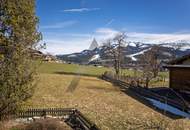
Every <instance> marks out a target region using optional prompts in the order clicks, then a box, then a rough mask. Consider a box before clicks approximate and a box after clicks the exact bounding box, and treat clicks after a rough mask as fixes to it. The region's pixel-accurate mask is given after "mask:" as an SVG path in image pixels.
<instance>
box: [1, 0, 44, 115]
mask: <svg viewBox="0 0 190 130" xmlns="http://www.w3.org/2000/svg"><path fill="white" fill-rule="evenodd" d="M38 22H39V20H38V18H37V17H36V14H35V0H0V118H1V119H2V118H3V117H4V116H5V115H8V114H12V113H15V112H16V110H17V109H18V108H19V107H20V105H21V104H22V103H23V102H24V101H26V100H27V99H28V98H29V97H31V96H32V94H33V88H34V78H35V74H36V73H35V67H34V65H33V63H34V61H33V60H32V56H31V53H30V50H31V49H34V48H35V47H36V45H37V43H38V42H39V40H41V33H40V32H38V26H37V25H38Z"/></svg>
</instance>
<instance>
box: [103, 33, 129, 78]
mask: <svg viewBox="0 0 190 130" xmlns="http://www.w3.org/2000/svg"><path fill="white" fill-rule="evenodd" d="M125 40H126V35H125V33H118V34H117V35H116V36H115V37H114V38H113V39H109V40H107V42H106V43H105V44H104V45H106V46H107V51H106V54H107V55H108V57H109V58H110V59H112V60H113V67H114V69H115V73H116V75H119V73H120V69H121V63H122V60H123V59H124V57H123V49H124V45H125V43H126V41H125Z"/></svg>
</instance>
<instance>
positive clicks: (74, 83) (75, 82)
mask: <svg viewBox="0 0 190 130" xmlns="http://www.w3.org/2000/svg"><path fill="white" fill-rule="evenodd" d="M79 82H80V75H76V76H75V77H74V78H73V79H72V81H71V82H70V84H69V86H68V87H67V90H66V92H71V93H72V92H74V91H75V90H76V88H77V86H78V84H79Z"/></svg>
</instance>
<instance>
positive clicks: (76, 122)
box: [14, 108, 99, 130]
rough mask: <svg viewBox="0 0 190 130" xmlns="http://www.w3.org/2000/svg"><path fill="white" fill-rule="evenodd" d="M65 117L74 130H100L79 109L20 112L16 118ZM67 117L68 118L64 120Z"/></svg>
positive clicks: (47, 109) (45, 109) (46, 109)
mask: <svg viewBox="0 0 190 130" xmlns="http://www.w3.org/2000/svg"><path fill="white" fill-rule="evenodd" d="M49 115H50V116H58V117H63V119H64V120H65V122H66V123H67V124H68V125H69V126H71V128H73V129H77V130H99V128H98V127H97V126H96V125H95V124H94V123H92V122H91V121H90V120H89V119H87V118H86V117H85V116H84V115H83V114H82V113H81V112H80V111H78V110H77V109H72V108H71V109H69V108H44V109H28V110H22V111H19V112H18V113H17V114H16V115H15V116H14V117H15V118H33V117H46V116H49ZM64 116H67V118H64Z"/></svg>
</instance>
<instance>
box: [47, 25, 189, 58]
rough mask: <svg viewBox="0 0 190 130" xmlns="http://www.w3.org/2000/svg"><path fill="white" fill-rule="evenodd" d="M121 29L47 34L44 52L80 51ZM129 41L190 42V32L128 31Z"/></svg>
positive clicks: (111, 36)
mask: <svg viewBox="0 0 190 130" xmlns="http://www.w3.org/2000/svg"><path fill="white" fill-rule="evenodd" d="M118 33H119V31H118V30H115V29H112V28H98V29H96V30H95V31H94V33H93V34H90V33H89V34H88V33H87V34H84V33H79V34H78V33H73V34H72V33H61V34H60V33H59V34H57V35H56V34H50V35H49V37H48V36H46V38H45V42H46V43H47V49H46V50H44V52H50V53H52V54H68V53H73V52H80V51H82V50H84V49H88V48H89V46H90V44H91V42H92V40H93V38H96V40H97V41H98V43H99V44H101V43H102V42H104V41H105V40H107V39H110V38H113V37H114V36H115V35H116V34H118ZM126 34H127V36H128V38H127V40H128V41H139V42H145V43H162V42H175V41H179V40H186V41H189V42H190V33H188V34H176V33H172V34H159V33H138V32H128V33H127V32H126Z"/></svg>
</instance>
